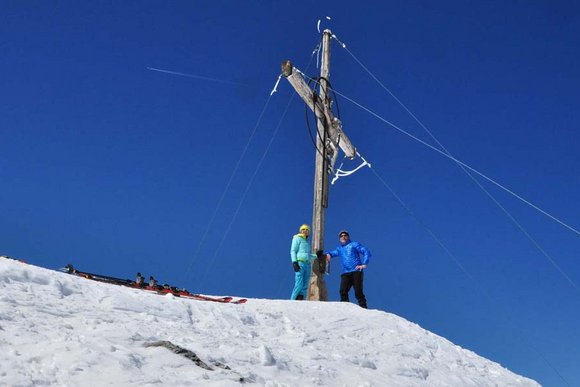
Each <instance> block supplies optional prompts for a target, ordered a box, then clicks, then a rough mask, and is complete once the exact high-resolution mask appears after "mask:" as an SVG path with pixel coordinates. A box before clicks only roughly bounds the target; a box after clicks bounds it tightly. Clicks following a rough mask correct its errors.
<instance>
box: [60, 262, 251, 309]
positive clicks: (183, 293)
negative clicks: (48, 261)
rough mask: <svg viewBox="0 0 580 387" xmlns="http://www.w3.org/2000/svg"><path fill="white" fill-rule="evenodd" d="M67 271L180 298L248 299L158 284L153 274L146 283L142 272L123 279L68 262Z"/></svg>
mask: <svg viewBox="0 0 580 387" xmlns="http://www.w3.org/2000/svg"><path fill="white" fill-rule="evenodd" d="M60 271H63V272H65V273H68V274H71V275H75V276H77V277H82V278H86V279H89V280H92V281H97V282H103V283H107V284H111V285H119V286H126V287H130V288H134V289H139V290H144V291H148V292H151V293H154V294H158V295H167V294H171V295H172V296H174V297H180V298H188V299H192V300H198V301H210V302H219V303H222V304H245V303H246V302H247V301H248V300H247V299H246V298H239V299H235V300H234V298H233V297H229V296H225V297H214V296H206V295H203V294H194V293H190V292H189V291H187V290H186V289H180V288H177V287H175V286H170V285H167V284H164V285H157V282H156V281H155V279H154V278H153V277H152V276H151V277H150V280H149V283H148V284H146V283H145V282H144V279H143V277H142V276H141V273H137V280H136V281H133V280H130V279H123V278H116V277H111V276H106V275H102V274H95V273H88V272H85V271H80V270H78V269H76V268H75V267H73V265H71V264H68V265H66V267H64V268H62V269H60Z"/></svg>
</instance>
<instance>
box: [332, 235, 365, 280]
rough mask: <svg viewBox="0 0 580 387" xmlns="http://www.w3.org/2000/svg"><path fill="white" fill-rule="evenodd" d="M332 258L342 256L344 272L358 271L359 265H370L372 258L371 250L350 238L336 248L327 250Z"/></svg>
mask: <svg viewBox="0 0 580 387" xmlns="http://www.w3.org/2000/svg"><path fill="white" fill-rule="evenodd" d="M326 254H330V256H331V257H332V258H334V257H338V256H340V262H341V264H342V273H341V274H345V273H351V272H353V271H357V269H356V267H357V266H358V265H368V264H369V259H370V258H371V252H370V251H369V249H367V248H366V247H364V246H363V245H361V244H360V243H358V242H355V241H351V240H350V239H348V240H347V242H346V243H345V244H344V245H341V246H338V247H337V248H336V249H334V250H332V251H329V252H327V253H326Z"/></svg>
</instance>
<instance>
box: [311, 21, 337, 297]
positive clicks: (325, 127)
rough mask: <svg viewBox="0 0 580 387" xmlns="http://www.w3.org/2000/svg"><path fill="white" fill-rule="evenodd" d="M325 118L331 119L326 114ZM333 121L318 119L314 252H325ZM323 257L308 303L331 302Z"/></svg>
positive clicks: (325, 62) (324, 60)
mask: <svg viewBox="0 0 580 387" xmlns="http://www.w3.org/2000/svg"><path fill="white" fill-rule="evenodd" d="M331 36H332V33H331V32H330V30H324V32H323V33H322V57H321V63H320V91H319V93H318V95H319V98H320V101H321V102H322V105H323V109H324V112H325V113H328V112H329V111H330V103H329V97H328V95H327V90H328V82H327V80H328V77H329V76H330V38H331ZM324 116H325V118H326V117H329V115H328V114H324ZM331 125H332V122H329V121H328V120H327V119H322V120H320V119H319V120H317V127H318V135H317V136H316V139H317V141H316V148H317V151H316V166H315V171H314V206H313V212H312V232H311V238H312V240H311V243H312V250H313V252H316V251H317V250H323V249H324V220H325V213H324V211H325V209H326V208H327V207H328V156H329V149H328V145H329V143H330V142H329V141H328V140H329V138H330V133H329V130H330V129H329V127H330V126H331ZM318 259H319V258H316V259H315V260H314V261H313V262H312V271H311V273H312V274H311V276H310V284H309V286H308V300H314V301H328V289H327V287H326V281H325V280H324V273H323V272H321V271H320V267H321V266H322V265H320V262H318Z"/></svg>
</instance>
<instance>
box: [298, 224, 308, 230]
mask: <svg viewBox="0 0 580 387" xmlns="http://www.w3.org/2000/svg"><path fill="white" fill-rule="evenodd" d="M302 230H308V231H310V226H309V225H307V224H303V225H302V226H300V231H302Z"/></svg>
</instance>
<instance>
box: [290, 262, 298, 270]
mask: <svg viewBox="0 0 580 387" xmlns="http://www.w3.org/2000/svg"><path fill="white" fill-rule="evenodd" d="M292 266H294V271H295V272H299V271H300V265H299V264H298V262H292Z"/></svg>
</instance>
